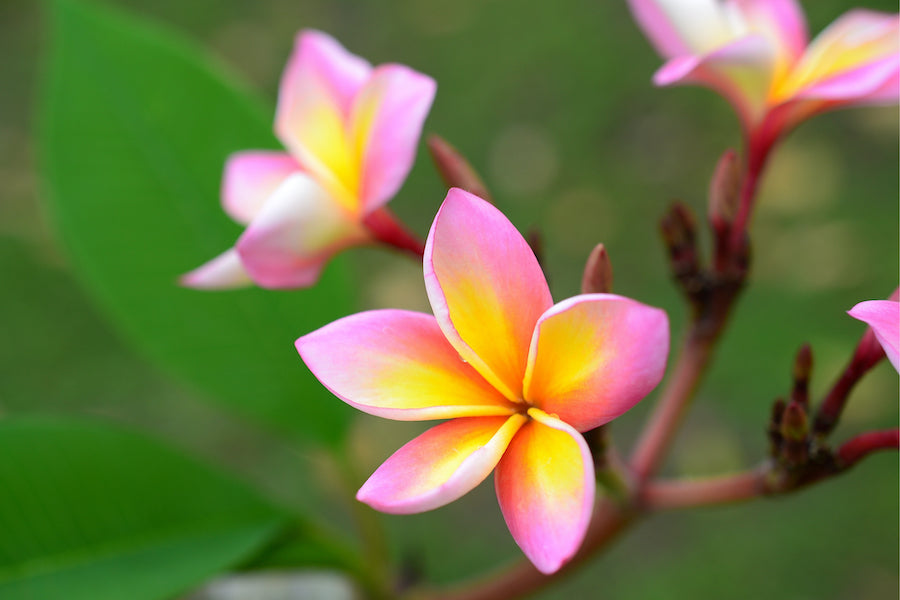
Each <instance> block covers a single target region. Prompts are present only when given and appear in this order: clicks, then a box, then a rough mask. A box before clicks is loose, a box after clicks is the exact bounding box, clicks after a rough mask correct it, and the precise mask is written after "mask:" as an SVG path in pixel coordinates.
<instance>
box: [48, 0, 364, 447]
mask: <svg viewBox="0 0 900 600" xmlns="http://www.w3.org/2000/svg"><path fill="white" fill-rule="evenodd" d="M53 6H54V10H53V21H54V23H53V28H52V40H53V51H52V52H51V54H50V61H49V63H50V64H49V68H48V70H47V71H48V72H47V81H46V83H45V86H44V104H43V115H42V121H41V125H42V127H41V141H42V152H43V156H42V159H43V160H42V165H43V172H44V176H45V179H46V184H47V185H46V191H47V194H46V197H47V201H48V204H49V207H50V209H51V212H52V215H53V217H54V219H55V221H56V224H57V227H58V229H59V231H60V233H61V234H62V237H63V239H64V241H65V244H66V246H67V248H68V250H69V252H70V255H71V258H72V261H73V264H74V267H75V269H76V270H77V272H78V273H79V275H80V276H81V278H82V280H83V281H84V282H85V283H86V284H87V286H88V288H89V291H90V292H91V293H92V295H93V297H94V298H95V299H96V300H97V301H98V302H99V304H100V306H101V307H102V308H103V309H104V310H105V311H106V312H107V313H108V315H109V316H110V317H111V319H112V320H113V322H114V323H115V324H116V325H117V327H118V328H119V329H120V330H121V331H122V332H123V334H124V335H125V337H126V338H127V339H129V340H131V341H132V342H133V343H135V344H136V345H137V346H138V347H139V348H140V349H141V350H143V351H144V352H145V353H146V354H148V355H149V356H150V357H151V358H153V359H154V360H156V361H157V362H158V363H160V364H161V365H163V366H164V367H165V368H166V369H167V370H169V371H171V372H174V373H175V374H177V375H179V376H181V377H183V378H184V379H187V380H189V381H191V382H193V383H194V384H195V385H197V386H198V387H199V388H200V389H202V390H204V391H206V392H207V393H208V394H210V395H211V396H212V397H213V398H214V399H215V400H217V401H220V402H223V403H224V404H226V405H227V406H229V407H231V408H233V409H235V410H237V411H239V412H240V413H242V414H245V415H249V416H251V417H254V418H256V419H257V420H259V421H261V422H263V423H266V424H269V425H274V426H276V427H278V428H280V429H282V430H286V431H288V432H290V433H293V434H297V435H299V436H301V437H306V438H310V437H311V438H314V439H316V440H318V441H326V442H334V441H336V440H338V439H340V437H341V434H342V432H343V431H344V429H345V426H346V423H347V421H348V419H349V415H350V414H351V411H350V410H349V409H348V408H347V407H345V406H343V404H342V403H341V402H338V401H337V400H335V399H333V398H332V397H331V396H330V395H329V394H328V393H327V392H325V391H324V389H323V388H322V387H321V386H320V385H319V384H318V382H316V381H315V379H314V378H313V377H312V375H310V374H309V373H308V372H307V370H306V368H305V367H304V366H303V364H302V362H301V361H300V359H299V358H298V357H297V354H296V352H295V350H294V347H293V341H294V339H295V338H297V337H299V336H300V335H303V334H305V333H307V332H309V331H311V330H312V329H314V328H316V327H318V326H321V325H323V324H324V323H326V322H328V321H330V320H333V319H335V318H337V317H339V316H343V315H345V314H347V313H348V312H350V309H351V306H352V304H353V298H352V296H353V294H352V293H351V291H350V285H349V278H348V275H347V269H346V268H345V265H344V264H343V263H340V262H339V264H332V265H330V267H329V268H328V269H327V272H326V273H325V276H324V277H323V279H322V281H321V282H320V283H319V284H318V285H317V286H316V287H314V288H313V289H310V290H304V291H299V292H290V293H288V292H271V291H263V290H258V289H251V290H241V291H234V292H222V293H208V292H198V291H195V290H187V289H183V288H180V287H179V286H178V285H177V284H176V278H177V277H178V275H179V274H181V273H184V272H186V271H188V270H190V269H192V268H193V267H195V266H198V265H199V264H201V263H202V262H204V261H206V260H208V259H210V258H212V257H213V256H215V255H217V254H218V253H220V252H222V251H224V250H225V249H226V248H228V247H229V246H231V245H232V244H233V243H234V241H235V239H236V238H237V236H238V234H239V233H240V229H239V227H238V226H237V225H235V224H233V223H231V222H230V221H229V220H228V218H227V217H226V216H225V215H224V213H223V212H222V210H221V208H220V206H219V200H218V197H219V192H218V188H219V180H220V177H221V171H222V165H223V163H224V160H225V158H226V156H227V155H228V154H229V153H231V152H234V151H238V150H242V149H248V148H268V147H275V146H276V144H275V142H274V140H273V137H272V134H271V133H270V130H271V126H270V122H271V113H267V112H266V111H264V110H261V109H260V107H259V105H258V103H257V102H255V101H254V100H253V99H252V98H251V97H250V95H248V94H247V93H246V92H245V91H243V90H242V89H241V88H240V87H239V86H236V85H235V84H234V83H233V82H232V81H230V80H229V79H228V78H226V77H224V76H223V75H222V72H221V71H222V70H221V69H219V68H215V67H213V66H211V65H210V64H209V61H207V60H206V59H204V58H203V57H201V56H200V54H199V53H198V52H197V51H196V50H195V49H194V48H192V47H191V46H189V45H188V44H187V43H185V42H184V41H182V40H180V39H178V38H176V37H174V36H172V35H171V34H169V33H167V32H164V31H161V30H159V29H157V28H155V27H151V26H148V25H146V24H144V23H141V22H139V21H137V20H136V19H134V18H132V17H125V16H121V15H119V14H117V13H113V12H108V11H107V10H106V9H101V8H98V7H92V6H88V5H85V4H82V3H80V2H75V1H72V0H58V1H57V2H55V3H54V4H53Z"/></svg>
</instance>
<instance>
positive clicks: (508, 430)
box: [356, 414, 527, 514]
mask: <svg viewBox="0 0 900 600" xmlns="http://www.w3.org/2000/svg"><path fill="white" fill-rule="evenodd" d="M526 420H527V419H526V418H525V416H524V415H521V414H515V415H512V416H510V417H472V418H466V419H453V420H452V421H447V422H446V423H442V424H440V425H438V426H437V427H432V428H431V429H429V430H428V431H426V432H425V433H423V434H422V435H420V436H419V437H417V438H416V439H414V440H412V441H411V442H409V443H408V444H406V445H405V446H403V447H402V448H400V449H399V450H397V452H395V453H394V454H393V456H391V457H390V458H389V459H387V460H386V461H385V462H384V464H382V465H381V466H380V467H378V470H377V471H375V473H373V474H372V476H371V477H370V478H369V480H368V481H366V483H365V484H364V485H363V486H362V488H360V490H359V493H357V494H356V498H357V499H358V500H360V501H361V502H365V503H366V504H368V505H369V506H371V507H372V508H374V509H376V510H380V511H382V512H386V513H393V514H410V513H418V512H424V511H426V510H432V509H435V508H438V507H439V506H444V505H445V504H448V503H450V502H452V501H454V500H456V499H457V498H459V497H461V496H463V495H464V494H466V493H468V492H469V491H471V490H472V489H474V488H475V487H476V486H477V485H478V484H479V483H481V482H482V481H484V480H485V478H487V476H488V475H489V474H490V472H491V471H493V470H494V467H495V466H496V465H497V462H498V461H499V460H500V457H501V456H503V452H504V451H505V450H506V447H507V446H508V445H509V442H510V440H511V439H512V438H513V436H514V435H515V433H516V432H517V431H518V430H519V428H520V427H521V426H522V424H523V423H525V421H526Z"/></svg>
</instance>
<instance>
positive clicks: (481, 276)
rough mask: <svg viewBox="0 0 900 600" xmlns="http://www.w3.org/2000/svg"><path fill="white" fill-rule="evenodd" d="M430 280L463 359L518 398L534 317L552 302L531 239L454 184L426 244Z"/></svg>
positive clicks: (441, 319)
mask: <svg viewBox="0 0 900 600" xmlns="http://www.w3.org/2000/svg"><path fill="white" fill-rule="evenodd" d="M424 266H425V287H426V289H427V291H428V299H429V300H430V301H431V307H432V308H433V309H434V315H435V317H436V318H437V322H438V324H439V325H440V326H441V329H442V330H443V332H444V335H446V336H447V339H448V340H449V341H450V343H451V344H453V346H454V347H455V348H456V350H457V352H459V354H460V356H461V357H462V358H463V360H466V361H468V362H469V363H471V364H472V366H473V367H475V369H476V370H477V371H478V372H479V373H481V374H482V376H484V378H485V379H487V380H488V381H489V382H490V383H491V384H492V385H493V386H494V387H496V388H497V389H498V390H500V391H501V392H502V393H503V395H505V396H506V397H507V398H509V399H510V400H514V401H520V400H521V397H522V377H523V376H524V374H525V364H526V361H527V358H528V346H529V345H530V343H531V336H532V333H533V332H534V325H535V323H537V320H538V318H539V317H540V316H541V314H542V313H543V312H544V311H545V310H547V309H548V308H549V307H550V305H551V304H552V303H553V300H552V298H551V297H550V289H549V288H548V287H547V281H546V280H545V279H544V274H543V273H542V272H541V267H540V266H539V265H538V262H537V259H535V257H534V253H533V252H532V251H531V248H529V247H528V243H527V242H526V241H525V239H524V238H523V237H522V236H521V234H519V232H518V231H516V228H515V227H513V225H512V223H510V222H509V220H507V218H506V217H505V216H503V214H502V213H501V212H500V211H498V210H497V209H496V208H494V207H493V206H491V205H490V204H488V203H487V202H485V201H484V200H482V199H481V198H478V197H477V196H473V195H472V194H469V193H468V192H464V191H462V190H459V189H455V188H454V189H451V190H450V192H449V193H448V194H447V198H446V199H445V200H444V204H443V205H442V206H441V208H440V210H439V211H438V214H437V216H436V217H435V219H434V224H433V225H432V226H431V231H430V232H429V234H428V241H427V242H426V244H425V260H424Z"/></svg>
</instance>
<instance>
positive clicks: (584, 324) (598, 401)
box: [525, 294, 669, 431]
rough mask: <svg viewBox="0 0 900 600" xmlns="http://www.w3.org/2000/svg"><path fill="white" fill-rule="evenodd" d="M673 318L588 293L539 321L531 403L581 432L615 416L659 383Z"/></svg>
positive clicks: (529, 379)
mask: <svg viewBox="0 0 900 600" xmlns="http://www.w3.org/2000/svg"><path fill="white" fill-rule="evenodd" d="M668 353H669V321H668V317H667V316H666V313H665V312H664V311H662V310H660V309H658V308H653V307H650V306H647V305H645V304H641V303H640V302H637V301H635V300H631V299H629V298H624V297H622V296H616V295H613V294H585V295H581V296H575V297H573V298H569V299H568V300H565V301H563V302H560V303H559V304H557V305H556V306H554V307H553V308H551V309H550V310H548V311H547V312H546V313H545V314H544V315H543V316H542V317H541V319H540V320H539V321H538V324H537V327H536V328H535V332H534V339H533V341H532V345H531V352H530V354H529V361H528V371H527V372H526V374H525V399H526V400H527V401H528V402H530V403H532V404H534V405H535V406H539V407H540V408H541V409H542V410H544V411H546V412H548V413H551V414H556V415H558V416H559V418H560V419H562V420H563V421H565V422H566V423H568V424H570V425H571V426H572V427H574V428H575V429H577V430H578V431H587V430H589V429H593V428H594V427H597V426H599V425H602V424H604V423H606V422H608V421H611V420H612V419H615V418H616V417H618V416H619V415H621V414H622V413H624V412H625V411H627V410H629V409H630V408H631V407H632V406H634V405H635V404H637V402H639V401H640V400H641V399H642V398H644V396H646V395H647V394H648V393H650V391H651V390H653V388H655V387H656V386H657V384H659V382H660V380H661V379H662V377H663V374H664V373H665V368H666V359H667V357H668Z"/></svg>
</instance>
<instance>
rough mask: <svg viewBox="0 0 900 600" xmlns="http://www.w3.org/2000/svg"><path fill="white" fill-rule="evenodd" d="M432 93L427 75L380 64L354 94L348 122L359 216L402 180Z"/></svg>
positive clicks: (382, 200)
mask: <svg viewBox="0 0 900 600" xmlns="http://www.w3.org/2000/svg"><path fill="white" fill-rule="evenodd" d="M436 88H437V84H436V83H435V82H434V80H433V79H432V78H431V77H428V76H427V75H423V74H421V73H418V72H416V71H413V70H412V69H410V68H408V67H405V66H402V65H382V66H380V67H377V68H376V69H375V71H374V72H373V73H372V77H371V79H370V80H369V81H368V82H367V83H366V85H365V86H364V87H363V89H362V90H361V91H360V94H359V97H358V98H357V100H356V105H355V107H354V115H353V123H354V131H355V138H356V144H357V148H358V152H359V154H360V155H361V156H362V157H363V158H362V181H361V182H360V185H361V187H360V195H361V196H362V204H363V210H364V212H366V213H369V212H372V211H373V210H375V209H376V208H379V207H380V206H382V205H383V204H384V203H386V202H387V201H388V200H390V199H391V198H392V197H393V196H394V194H396V193H397V190H399V189H400V186H401V185H402V184H403V180H404V179H406V175H407V174H408V173H409V170H410V169H411V168H412V165H413V160H414V159H415V156H416V146H417V145H418V143H419V136H420V134H421V133H422V124H423V123H424V122H425V117H426V116H427V115H428V110H429V108H431V102H432V101H433V100H434V93H435V90H436Z"/></svg>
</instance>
